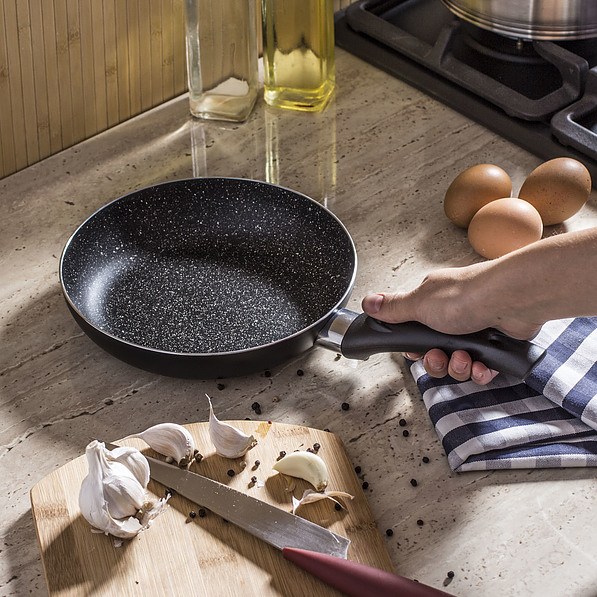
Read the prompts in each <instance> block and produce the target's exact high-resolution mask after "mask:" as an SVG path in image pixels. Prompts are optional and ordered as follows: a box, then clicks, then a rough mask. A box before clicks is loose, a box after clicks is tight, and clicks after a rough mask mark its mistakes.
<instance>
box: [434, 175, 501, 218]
mask: <svg viewBox="0 0 597 597" xmlns="http://www.w3.org/2000/svg"><path fill="white" fill-rule="evenodd" d="M511 193H512V181H511V180H510V177H509V176H508V174H507V172H505V171H504V170H502V169H501V168H500V167H499V166H494V165H493V164H477V165H476V166H472V167H470V168H467V169H466V170H464V171H463V172H461V173H460V174H459V175H458V176H457V177H456V178H455V179H454V180H453V181H452V184H451V185H450V186H449V187H448V190H447V191H446V196H445V197H444V212H445V213H446V216H448V218H449V219H450V220H451V221H452V222H454V224H456V226H460V227H461V228H466V227H467V226H468V225H469V224H470V221H471V220H472V218H473V216H474V215H475V214H476V213H477V212H478V211H479V209H480V208H481V207H483V206H484V205H487V204H488V203H489V202H490V201H494V200H495V199H500V198H502V197H509V196H510V194H511Z"/></svg>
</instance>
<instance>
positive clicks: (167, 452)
mask: <svg viewBox="0 0 597 597" xmlns="http://www.w3.org/2000/svg"><path fill="white" fill-rule="evenodd" d="M130 437H139V438H141V439H142V440H143V441H144V442H145V443H146V444H147V445H149V447H150V448H151V449H152V450H155V451H156V452H159V453H160V454H163V455H164V456H170V457H172V458H174V460H176V462H177V463H178V465H179V466H186V465H187V464H189V463H190V462H191V460H192V458H193V454H194V452H195V442H194V440H193V436H192V435H191V434H190V432H189V430H188V429H186V427H183V426H182V425H178V424H177V423H159V424H158V425H154V426H153V427H150V428H149V429H146V430H145V431H142V432H141V433H137V434H135V435H131V436H130Z"/></svg>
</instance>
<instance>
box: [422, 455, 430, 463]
mask: <svg viewBox="0 0 597 597" xmlns="http://www.w3.org/2000/svg"><path fill="white" fill-rule="evenodd" d="M423 462H424V463H425V464H427V463H428V462H429V457H427V456H423Z"/></svg>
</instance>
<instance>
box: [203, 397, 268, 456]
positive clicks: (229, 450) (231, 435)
mask: <svg viewBox="0 0 597 597" xmlns="http://www.w3.org/2000/svg"><path fill="white" fill-rule="evenodd" d="M206 396H207V394H206ZM207 400H208V402H209V437H210V438H211V441H212V443H213V445H214V447H215V449H216V454H219V455H220V456H224V457H225V458H240V457H241V456H244V455H245V454H246V453H247V451H248V450H249V449H250V448H252V447H253V446H255V444H257V440H256V439H255V438H254V437H253V436H252V435H247V434H246V433H243V432H242V431H241V430H240V429H237V428H236V427H234V426H232V425H230V423H224V422H222V421H220V420H219V419H218V418H217V417H216V415H215V414H214V409H213V406H212V404H211V399H210V397H209V396H207Z"/></svg>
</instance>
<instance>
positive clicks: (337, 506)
mask: <svg viewBox="0 0 597 597" xmlns="http://www.w3.org/2000/svg"><path fill="white" fill-rule="evenodd" d="M334 508H335V509H336V510H342V506H341V505H340V504H334Z"/></svg>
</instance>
